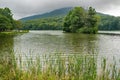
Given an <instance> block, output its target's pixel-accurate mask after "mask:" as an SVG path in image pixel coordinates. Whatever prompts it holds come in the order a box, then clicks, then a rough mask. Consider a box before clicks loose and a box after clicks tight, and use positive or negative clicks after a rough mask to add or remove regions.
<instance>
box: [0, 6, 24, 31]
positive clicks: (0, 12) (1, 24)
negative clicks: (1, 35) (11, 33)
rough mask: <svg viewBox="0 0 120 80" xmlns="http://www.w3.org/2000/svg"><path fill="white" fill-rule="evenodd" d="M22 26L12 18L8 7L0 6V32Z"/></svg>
mask: <svg viewBox="0 0 120 80" xmlns="http://www.w3.org/2000/svg"><path fill="white" fill-rule="evenodd" d="M18 26H22V25H21V24H20V22H18V21H17V20H14V19H13V14H12V12H11V10H10V9H9V8H0V32H1V31H8V30H12V29H16V28H18Z"/></svg>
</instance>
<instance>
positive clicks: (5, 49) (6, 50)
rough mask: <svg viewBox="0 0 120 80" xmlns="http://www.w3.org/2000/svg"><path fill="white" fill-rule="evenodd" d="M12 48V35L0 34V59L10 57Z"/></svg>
mask: <svg viewBox="0 0 120 80" xmlns="http://www.w3.org/2000/svg"><path fill="white" fill-rule="evenodd" d="M13 46H14V39H13V35H7V34H0V57H1V58H0V59H2V58H3V57H4V58H7V56H10V52H12V51H13Z"/></svg>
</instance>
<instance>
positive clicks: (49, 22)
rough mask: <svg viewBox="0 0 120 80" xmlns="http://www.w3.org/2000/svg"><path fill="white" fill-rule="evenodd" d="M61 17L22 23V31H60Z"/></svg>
mask: <svg viewBox="0 0 120 80" xmlns="http://www.w3.org/2000/svg"><path fill="white" fill-rule="evenodd" d="M62 21H63V20H62V17H55V18H42V19H35V20H29V21H26V22H23V28H21V29H24V30H62Z"/></svg>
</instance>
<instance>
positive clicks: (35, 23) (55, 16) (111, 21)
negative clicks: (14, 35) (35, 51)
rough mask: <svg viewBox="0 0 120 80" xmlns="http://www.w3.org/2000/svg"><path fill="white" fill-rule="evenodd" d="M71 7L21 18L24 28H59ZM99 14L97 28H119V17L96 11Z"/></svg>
mask: <svg viewBox="0 0 120 80" xmlns="http://www.w3.org/2000/svg"><path fill="white" fill-rule="evenodd" d="M71 9H73V8H71V7H70V8H62V9H57V10H54V11H51V12H49V13H45V14H42V15H35V16H30V17H26V18H22V19H21V21H23V26H24V27H23V28H21V29H25V30H61V29H63V20H64V18H65V16H66V15H67V14H68V12H69V11H70V10H71ZM97 14H98V15H99V16H100V18H101V19H100V23H99V25H98V29H99V30H120V17H114V16H111V15H107V14H102V13H97Z"/></svg>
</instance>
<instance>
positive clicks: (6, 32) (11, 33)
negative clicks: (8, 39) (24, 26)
mask: <svg viewBox="0 0 120 80" xmlns="http://www.w3.org/2000/svg"><path fill="white" fill-rule="evenodd" d="M28 32H29V30H12V31H3V32H0V34H7V35H14V34H20V33H28Z"/></svg>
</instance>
